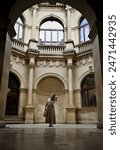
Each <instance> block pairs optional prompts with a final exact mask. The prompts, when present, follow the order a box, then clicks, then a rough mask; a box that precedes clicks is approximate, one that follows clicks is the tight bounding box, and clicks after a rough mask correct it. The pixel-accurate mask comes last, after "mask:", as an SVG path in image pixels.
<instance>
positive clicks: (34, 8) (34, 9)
mask: <svg viewBox="0 0 120 150" xmlns="http://www.w3.org/2000/svg"><path fill="white" fill-rule="evenodd" d="M36 15H37V6H33V7H32V31H31V39H36V19H37V18H36Z"/></svg>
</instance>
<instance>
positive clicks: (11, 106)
mask: <svg viewBox="0 0 120 150" xmlns="http://www.w3.org/2000/svg"><path fill="white" fill-rule="evenodd" d="M19 88H20V83H19V80H18V78H17V77H16V76H15V75H14V74H13V73H11V72H10V73H9V81H8V94H7V101H6V111H5V115H8V116H11V115H17V114H18V102H19Z"/></svg>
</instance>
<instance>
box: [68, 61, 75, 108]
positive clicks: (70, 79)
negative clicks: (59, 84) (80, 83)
mask: <svg viewBox="0 0 120 150" xmlns="http://www.w3.org/2000/svg"><path fill="white" fill-rule="evenodd" d="M68 91H69V107H74V104H73V71H72V59H71V58H69V59H68Z"/></svg>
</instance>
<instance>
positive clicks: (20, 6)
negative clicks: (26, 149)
mask: <svg viewBox="0 0 120 150" xmlns="http://www.w3.org/2000/svg"><path fill="white" fill-rule="evenodd" d="M42 2H46V1H45V0H32V1H29V0H26V1H24V0H21V1H17V0H16V1H14V2H13V3H12V2H11V4H10V2H9V4H10V5H8V8H9V9H7V11H6V14H4V13H3V14H4V15H3V16H4V17H5V20H4V19H3V20H2V21H3V26H2V27H1V29H2V30H1V31H2V35H1V39H0V50H1V56H2V57H1V58H2V59H1V63H0V64H1V67H0V68H1V70H0V87H2V88H3V89H2V88H1V91H0V99H1V101H0V106H1V110H0V120H4V108H5V99H6V92H5V93H3V91H5V90H6V88H7V77H8V67H9V57H10V52H9V51H10V50H9V51H8V50H7V49H10V42H11V41H10V38H9V36H10V37H12V36H13V32H12V31H13V28H12V27H13V26H12V24H14V23H15V21H16V19H17V18H18V17H19V16H20V14H22V12H23V11H24V10H26V9H27V8H29V7H31V6H32V5H34V4H37V3H42ZM49 2H51V3H54V2H56V1H54V0H50V1H49ZM59 2H61V3H67V4H68V5H70V6H72V7H74V8H76V9H77V10H78V11H80V12H81V13H82V14H83V15H84V16H85V17H86V18H87V19H88V22H89V24H90V26H91V28H92V31H95V33H94V32H93V34H91V36H92V37H93V38H94V39H95V40H94V43H95V44H94V49H96V43H99V44H101V45H100V47H99V46H98V45H97V46H98V47H99V48H100V50H101V51H100V50H99V48H98V50H97V51H95V50H94V56H95V57H96V60H95V61H94V64H95V76H96V81H97V82H96V84H97V87H98V89H100V90H99V91H98V93H97V96H98V98H99V96H100V95H102V79H101V76H102V74H101V64H102V61H101V60H102V59H101V60H100V57H102V32H101V30H102V22H98V23H97V24H95V21H96V20H97V18H96V15H97V16H98V17H99V13H98V12H99V11H98V10H97V7H96V6H93V7H92V5H93V3H94V2H95V1H94V2H91V1H90V0H89V3H90V4H91V6H90V5H89V3H88V1H87V0H81V1H79V0H77V1H76V2H74V1H72V0H71V1H67V2H66V0H59ZM95 4H96V3H95ZM1 6H2V4H1ZM1 8H2V7H1ZM4 8H5V9H4ZM16 8H17V9H16ZM92 8H94V11H96V14H95V13H94V11H93V9H92ZM98 8H99V7H98ZM3 9H4V10H6V5H5V1H4V4H3ZM86 10H87V11H86ZM100 13H101V12H100ZM100 16H102V15H100ZM4 17H3V18H4ZM7 18H10V20H11V23H10V20H8V19H7ZM99 19H100V20H97V21H101V17H100V18H99ZM94 25H95V26H96V25H97V26H98V27H97V29H98V31H97V29H96V27H95V26H94ZM4 27H6V28H5V29H4ZM94 27H95V30H94ZM7 32H8V33H9V35H8V34H7ZM97 32H99V33H98V34H99V35H100V36H99V38H100V39H98V36H96V35H97ZM6 41H8V42H9V44H6V45H5V43H6ZM7 59H8V61H7V62H6V63H5V61H6V60H7ZM98 62H99V63H98ZM98 70H99V71H98ZM5 73H6V76H5V77H6V78H5V79H3V78H4V75H5ZM3 85H4V86H3ZM99 99H100V107H99V109H98V111H99V115H100V117H99V121H100V122H102V97H100V98H99ZM99 115H98V116H99Z"/></svg>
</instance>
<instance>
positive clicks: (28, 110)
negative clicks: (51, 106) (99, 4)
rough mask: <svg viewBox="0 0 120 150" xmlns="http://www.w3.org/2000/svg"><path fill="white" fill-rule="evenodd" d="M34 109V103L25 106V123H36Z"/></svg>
mask: <svg viewBox="0 0 120 150" xmlns="http://www.w3.org/2000/svg"><path fill="white" fill-rule="evenodd" d="M34 110H35V107H34V106H32V105H27V106H26V107H25V123H34Z"/></svg>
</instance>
